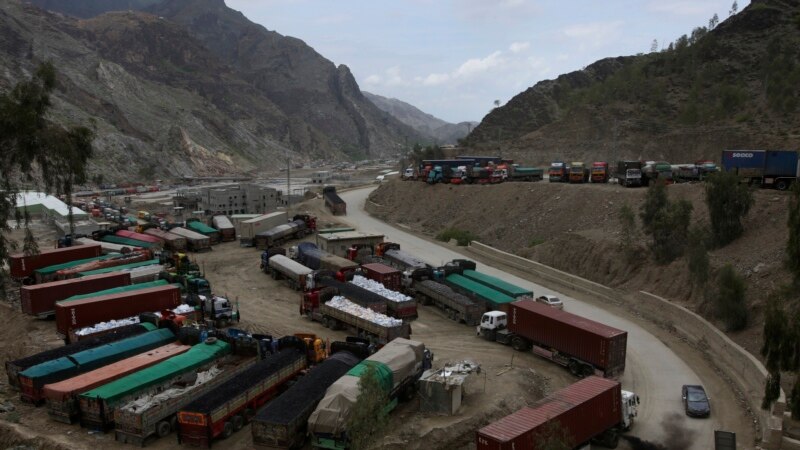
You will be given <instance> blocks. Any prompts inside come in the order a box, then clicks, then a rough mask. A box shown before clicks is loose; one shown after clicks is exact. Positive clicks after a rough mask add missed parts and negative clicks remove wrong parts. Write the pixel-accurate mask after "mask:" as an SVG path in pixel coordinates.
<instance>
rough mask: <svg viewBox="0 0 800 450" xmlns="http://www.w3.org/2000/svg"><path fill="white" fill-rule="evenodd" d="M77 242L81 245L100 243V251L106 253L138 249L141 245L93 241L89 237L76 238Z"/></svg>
mask: <svg viewBox="0 0 800 450" xmlns="http://www.w3.org/2000/svg"><path fill="white" fill-rule="evenodd" d="M76 241H77V242H80V243H81V244H82V245H100V247H101V248H102V250H101V251H102V253H103V254H104V255H108V254H109V253H123V252H126V251H130V250H138V249H140V248H141V247H132V246H130V245H120V244H114V243H113V242H103V241H95V240H92V239H89V238H78V239H76Z"/></svg>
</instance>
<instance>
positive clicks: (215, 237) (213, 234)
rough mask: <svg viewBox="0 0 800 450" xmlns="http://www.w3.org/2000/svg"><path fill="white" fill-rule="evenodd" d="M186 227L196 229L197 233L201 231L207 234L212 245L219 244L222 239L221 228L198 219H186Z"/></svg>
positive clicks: (204, 234)
mask: <svg viewBox="0 0 800 450" xmlns="http://www.w3.org/2000/svg"><path fill="white" fill-rule="evenodd" d="M186 228H187V229H189V230H191V231H194V232H195V233H200V234H202V235H203V236H206V237H207V238H208V239H209V240H210V241H211V245H216V244H219V243H220V242H221V241H222V236H221V235H220V231H219V230H217V229H216V228H212V227H210V226H208V225H206V224H204V223H203V222H201V221H199V220H197V219H191V220H186Z"/></svg>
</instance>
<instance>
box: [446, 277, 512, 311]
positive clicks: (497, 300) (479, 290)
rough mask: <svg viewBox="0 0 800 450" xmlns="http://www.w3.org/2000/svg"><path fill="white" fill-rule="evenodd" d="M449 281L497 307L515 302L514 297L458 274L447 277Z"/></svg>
mask: <svg viewBox="0 0 800 450" xmlns="http://www.w3.org/2000/svg"><path fill="white" fill-rule="evenodd" d="M446 279H447V281H448V282H449V283H452V284H453V285H455V286H457V287H460V288H462V289H464V290H466V291H469V292H472V293H473V294H475V295H477V296H478V297H480V298H482V299H484V300H486V301H488V302H490V303H494V304H495V306H499V305H502V304H504V303H511V302H513V301H514V298H513V297H509V296H508V295H506V294H503V293H502V292H499V291H496V290H494V289H492V288H490V287H488V286H485V285H483V284H480V283H478V282H477V281H472V280H470V279H469V278H466V277H463V276H461V275H458V274H455V273H454V274H452V275H448V276H447V278H446Z"/></svg>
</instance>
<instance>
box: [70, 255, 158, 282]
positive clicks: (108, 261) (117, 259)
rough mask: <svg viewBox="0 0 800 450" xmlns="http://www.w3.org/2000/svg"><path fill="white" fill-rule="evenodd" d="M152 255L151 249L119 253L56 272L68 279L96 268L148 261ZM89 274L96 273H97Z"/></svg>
mask: <svg viewBox="0 0 800 450" xmlns="http://www.w3.org/2000/svg"><path fill="white" fill-rule="evenodd" d="M152 257H153V255H152V253H151V252H150V251H149V250H137V251H133V252H130V253H127V254H124V255H117V256H113V257H110V258H104V259H102V260H95V261H89V262H86V263H83V264H78V265H76V266H72V267H69V268H66V269H61V270H59V271H57V272H56V276H57V277H58V279H59V280H66V279H69V278H75V277H77V276H80V274H82V273H89V272H93V271H95V270H100V269H108V268H112V267H119V266H123V265H126V264H132V263H136V262H141V261H147V260H149V259H150V258H152ZM89 274H90V275H95V273H89Z"/></svg>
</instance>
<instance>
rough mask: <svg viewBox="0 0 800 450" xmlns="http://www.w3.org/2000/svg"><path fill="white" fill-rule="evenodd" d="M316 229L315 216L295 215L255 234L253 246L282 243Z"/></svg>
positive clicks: (266, 247)
mask: <svg viewBox="0 0 800 450" xmlns="http://www.w3.org/2000/svg"><path fill="white" fill-rule="evenodd" d="M316 229H317V218H316V217H314V216H309V215H307V214H303V215H296V216H294V219H293V220H292V221H291V222H289V223H284V224H281V225H277V226H275V227H273V228H271V229H269V230H267V231H262V232H261V233H258V234H256V237H255V246H256V248H258V249H259V250H266V249H268V248H272V247H278V246H280V245H283V244H284V243H285V242H286V241H288V240H291V239H302V238H304V237H306V236H307V235H309V234H311V233H313V232H314V231H315V230H316Z"/></svg>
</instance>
